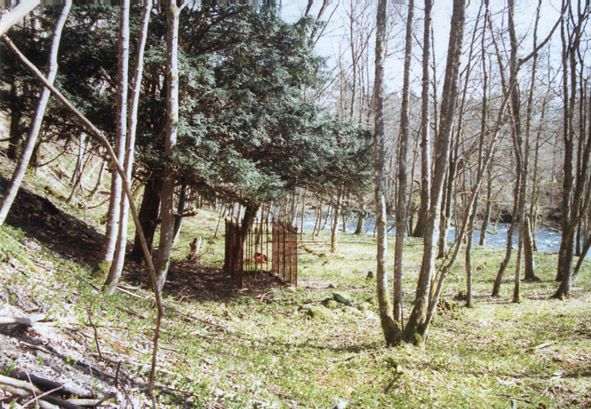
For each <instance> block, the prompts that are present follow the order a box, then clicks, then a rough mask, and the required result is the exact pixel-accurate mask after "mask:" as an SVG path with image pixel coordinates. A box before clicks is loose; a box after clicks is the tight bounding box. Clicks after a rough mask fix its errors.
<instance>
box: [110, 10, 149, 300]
mask: <svg viewBox="0 0 591 409" xmlns="http://www.w3.org/2000/svg"><path fill="white" fill-rule="evenodd" d="M151 10H152V0H146V1H145V3H144V9H143V12H142V22H141V30H140V34H139V38H138V48H137V57H136V63H135V64H136V65H135V72H134V76H133V80H132V85H131V86H132V92H131V101H130V110H129V118H128V136H127V138H126V144H125V162H124V168H125V177H126V179H127V183H128V184H131V177H132V170H133V159H134V152H135V136H136V130H137V116H138V107H139V100H140V91H141V86H142V75H143V69H144V50H145V48H146V40H147V37H148V25H149V22H150V12H151ZM119 206H120V210H119V212H120V215H121V217H120V223H119V231H118V238H117V246H116V249H115V259H114V262H113V263H112V264H111V268H110V269H109V275H108V277H107V280H106V281H105V288H106V289H107V291H108V292H113V291H114V289H115V287H116V286H117V283H118V282H119V279H120V278H121V272H122V271H123V264H124V261H125V252H126V248H127V220H128V214H129V203H128V202H127V197H126V196H123V197H121V202H120V205H119Z"/></svg>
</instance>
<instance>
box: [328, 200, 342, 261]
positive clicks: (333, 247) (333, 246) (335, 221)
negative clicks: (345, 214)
mask: <svg viewBox="0 0 591 409" xmlns="http://www.w3.org/2000/svg"><path fill="white" fill-rule="evenodd" d="M342 197H343V194H342V190H339V193H338V194H337V202H336V204H335V205H334V207H333V212H332V220H331V222H332V225H331V229H330V252H331V253H334V252H336V251H337V240H338V238H337V235H338V225H339V215H340V211H341V201H342Z"/></svg>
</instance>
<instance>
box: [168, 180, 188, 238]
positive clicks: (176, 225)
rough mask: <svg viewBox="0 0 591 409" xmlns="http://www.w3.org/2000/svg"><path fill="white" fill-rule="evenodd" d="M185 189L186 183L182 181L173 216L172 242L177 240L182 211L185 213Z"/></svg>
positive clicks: (181, 222)
mask: <svg viewBox="0 0 591 409" xmlns="http://www.w3.org/2000/svg"><path fill="white" fill-rule="evenodd" d="M187 189H188V187H187V184H186V183H183V184H182V185H181V190H180V194H179V203H178V205H177V208H176V215H175V218H174V239H173V240H172V242H173V244H174V243H176V242H177V240H178V238H179V235H180V234H181V228H182V227H183V213H185V210H186V207H187Z"/></svg>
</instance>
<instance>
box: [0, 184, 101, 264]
mask: <svg viewBox="0 0 591 409" xmlns="http://www.w3.org/2000/svg"><path fill="white" fill-rule="evenodd" d="M7 187H8V181H7V180H6V179H5V178H3V177H1V176H0V193H4V191H5V189H6V188H7ZM6 221H7V223H8V224H10V225H11V226H14V227H17V228H19V229H21V230H23V231H24V232H25V234H26V235H27V236H29V237H31V238H33V239H36V240H37V241H39V242H40V243H41V244H42V245H43V246H44V247H47V248H49V249H51V250H52V251H55V252H56V253H58V254H60V255H61V256H62V257H64V258H67V259H70V260H75V261H77V262H78V263H81V264H85V265H88V266H93V265H95V263H96V260H97V259H98V257H99V255H100V251H101V248H102V242H103V237H104V236H103V235H102V234H100V233H99V232H97V231H96V230H95V229H94V228H93V227H91V226H89V225H88V224H86V223H85V222H83V221H82V220H79V219H77V218H76V217H74V216H72V215H70V214H68V213H66V212H64V211H63V210H61V209H59V208H58V207H57V206H55V205H54V204H53V203H52V202H51V201H49V200H48V199H46V198H44V197H42V196H39V195H37V194H35V193H32V192H30V191H28V190H26V189H23V188H21V189H20V190H19V192H18V195H17V197H16V200H15V201H14V204H13V205H12V208H11V209H10V213H9V214H8V217H7V219H6Z"/></svg>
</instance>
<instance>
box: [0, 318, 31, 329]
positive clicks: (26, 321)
mask: <svg viewBox="0 0 591 409" xmlns="http://www.w3.org/2000/svg"><path fill="white" fill-rule="evenodd" d="M34 323H35V322H34V321H33V320H31V319H30V318H24V317H0V325H11V324H18V325H24V326H27V327H31V326H33V324H34Z"/></svg>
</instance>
